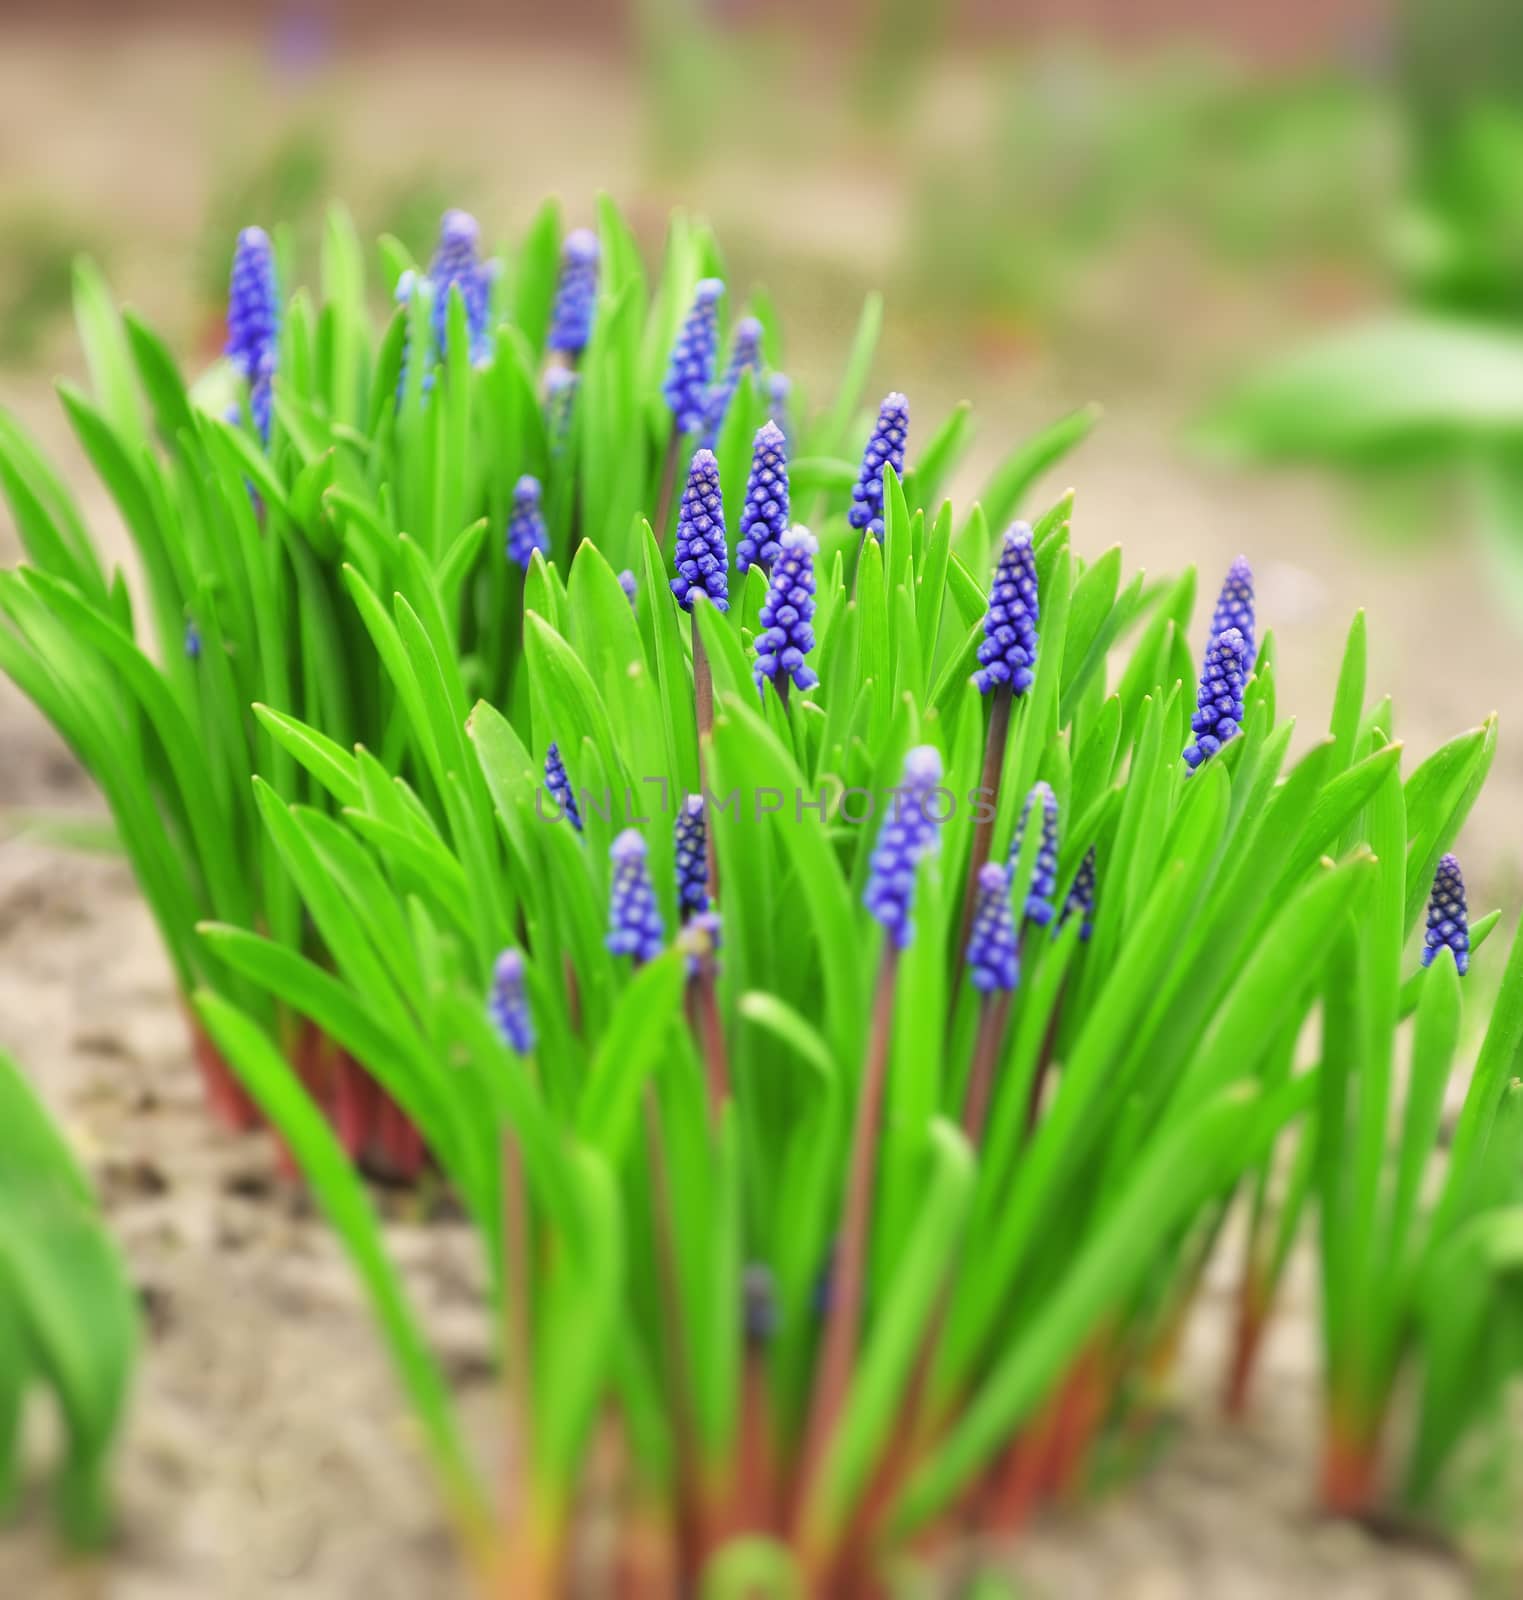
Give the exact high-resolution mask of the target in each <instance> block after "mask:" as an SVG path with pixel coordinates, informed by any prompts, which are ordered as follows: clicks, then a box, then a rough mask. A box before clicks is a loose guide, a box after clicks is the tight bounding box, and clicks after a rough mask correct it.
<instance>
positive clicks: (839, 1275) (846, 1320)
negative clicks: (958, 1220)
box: [794, 943, 899, 1522]
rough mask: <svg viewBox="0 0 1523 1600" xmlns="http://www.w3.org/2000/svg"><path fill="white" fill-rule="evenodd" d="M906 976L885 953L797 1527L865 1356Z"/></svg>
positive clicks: (890, 952)
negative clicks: (881, 1162) (876, 1184)
mask: <svg viewBox="0 0 1523 1600" xmlns="http://www.w3.org/2000/svg"><path fill="white" fill-rule="evenodd" d="M898 975H899V952H898V950H897V948H896V947H895V946H894V945H893V944H892V943H890V944H888V945H886V946H885V947H884V951H883V961H882V964H881V965H880V967H879V968H878V989H877V993H876V995H875V996H874V999H873V1013H872V1022H871V1032H870V1034H869V1038H868V1046H867V1058H866V1060H865V1062H864V1063H863V1068H862V1085H861V1088H860V1090H859V1091H858V1096H857V1115H856V1121H855V1124H854V1125H853V1128H852V1136H851V1153H850V1156H849V1157H848V1163H849V1164H848V1167H847V1175H846V1198H845V1204H844V1207H843V1209H842V1214H841V1233H840V1240H839V1243H838V1245H837V1248H836V1261H835V1269H834V1272H833V1274H832V1280H831V1286H830V1310H829V1315H828V1320H827V1322H826V1325H825V1336H824V1342H823V1345H822V1347H821V1351H820V1358H819V1363H818V1366H817V1368H816V1377H815V1385H814V1397H813V1400H812V1402H811V1405H810V1409H809V1418H808V1422H807V1424H806V1429H805V1434H804V1443H803V1449H802V1451H801V1453H800V1457H799V1472H798V1495H797V1499H796V1502H795V1511H794V1517H795V1522H797V1521H798V1520H799V1519H800V1518H801V1517H802V1515H803V1512H804V1510H805V1508H806V1507H807V1506H808V1504H809V1497H810V1495H811V1493H812V1492H813V1489H814V1484H815V1479H816V1478H817V1477H818V1475H819V1472H820V1468H821V1465H822V1463H823V1460H824V1455H825V1449H826V1446H827V1445H828V1444H829V1442H830V1438H831V1435H832V1434H833V1433H834V1432H835V1427H836V1422H837V1420H838V1419H839V1417H840V1414H841V1408H842V1406H843V1405H844V1403H845V1400H846V1390H847V1386H848V1385H849V1383H850V1382H851V1370H852V1366H853V1364H854V1363H855V1361H856V1357H857V1342H858V1338H859V1335H860V1333H861V1328H862V1301H863V1291H864V1287H865V1283H866V1278H867V1262H868V1244H869V1234H870V1231H871V1225H872V1216H871V1213H872V1202H873V1178H874V1175H875V1172H876V1168H877V1157H878V1132H879V1122H880V1120H881V1117H882V1110H883V1093H884V1086H885V1083H886V1080H887V1077H888V1051H889V1042H890V1038H891V1035H892V1029H893V1020H894V988H895V983H896V980H897V978H898Z"/></svg>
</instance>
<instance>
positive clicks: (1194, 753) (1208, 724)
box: [1184, 628, 1248, 772]
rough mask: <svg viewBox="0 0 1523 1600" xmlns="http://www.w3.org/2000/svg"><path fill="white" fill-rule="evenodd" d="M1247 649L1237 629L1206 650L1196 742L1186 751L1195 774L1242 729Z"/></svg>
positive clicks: (1194, 723) (1195, 723)
mask: <svg viewBox="0 0 1523 1600" xmlns="http://www.w3.org/2000/svg"><path fill="white" fill-rule="evenodd" d="M1247 656H1248V647H1247V645H1246V644H1245V643H1244V641H1243V636H1242V634H1241V633H1240V632H1239V631H1238V630H1237V629H1236V628H1228V629H1227V631H1226V632H1225V633H1222V634H1218V635H1217V637H1216V638H1215V639H1213V640H1212V641H1211V643H1210V645H1209V647H1208V648H1207V650H1206V660H1205V665H1204V666H1202V668H1201V672H1200V688H1199V689H1198V690H1197V691H1196V697H1195V704H1196V711H1195V715H1194V716H1193V717H1191V718H1190V728H1191V731H1192V732H1193V733H1194V734H1195V741H1194V743H1193V744H1189V745H1187V746H1186V747H1185V755H1184V760H1185V765H1186V766H1187V767H1189V768H1190V770H1191V771H1192V772H1193V771H1194V770H1195V768H1196V767H1198V766H1199V765H1200V764H1201V762H1202V761H1205V760H1207V759H1208V758H1209V757H1211V756H1214V755H1215V754H1216V752H1217V751H1218V750H1220V749H1221V747H1222V746H1223V745H1224V744H1226V743H1227V741H1228V740H1229V739H1233V738H1236V737H1237V735H1238V733H1239V731H1240V730H1241V728H1242V725H1243V683H1244V681H1245V679H1246V678H1247V676H1248V663H1247Z"/></svg>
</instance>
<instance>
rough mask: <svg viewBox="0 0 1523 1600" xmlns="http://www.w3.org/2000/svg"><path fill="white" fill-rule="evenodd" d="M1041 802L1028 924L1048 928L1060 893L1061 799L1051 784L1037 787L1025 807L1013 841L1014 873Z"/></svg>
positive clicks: (1011, 864)
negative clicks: (1029, 824)
mask: <svg viewBox="0 0 1523 1600" xmlns="http://www.w3.org/2000/svg"><path fill="white" fill-rule="evenodd" d="M1038 800H1040V801H1041V803H1042V838H1041V842H1040V843H1039V844H1038V846H1037V853H1036V866H1035V867H1034V868H1033V869H1032V873H1031V887H1030V889H1028V890H1027V891H1026V920H1027V921H1028V922H1034V923H1036V924H1037V925H1038V926H1039V927H1046V926H1047V924H1048V923H1049V922H1051V921H1052V919H1053V917H1054V916H1055V915H1056V913H1057V907H1056V906H1055V905H1054V904H1053V902H1054V900H1055V899H1056V897H1057V892H1058V797H1057V796H1056V795H1055V794H1054V793H1053V792H1052V788H1051V786H1050V785H1048V784H1045V783H1037V784H1036V785H1035V786H1034V787H1033V788H1032V790H1031V793H1030V794H1028V795H1027V796H1026V803H1025V804H1024V805H1023V806H1022V807H1021V820H1020V821H1019V822H1018V823H1016V825H1015V837H1014V838H1013V839H1012V840H1011V841H1010V870H1011V872H1014V871H1015V869H1016V866H1017V864H1018V863H1019V861H1020V859H1021V844H1022V842H1023V841H1024V840H1025V837H1026V823H1027V820H1028V819H1029V818H1030V816H1031V808H1032V806H1033V805H1034V804H1035V803H1036V802H1037V801H1038Z"/></svg>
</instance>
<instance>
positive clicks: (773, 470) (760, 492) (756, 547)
mask: <svg viewBox="0 0 1523 1600" xmlns="http://www.w3.org/2000/svg"><path fill="white" fill-rule="evenodd" d="M787 527H788V441H787V440H786V439H785V438H784V437H783V430H782V429H781V428H779V427H778V425H777V424H776V423H775V422H764V423H763V424H762V425H761V427H760V428H758V429H757V430H756V438H755V440H754V441H753V442H752V445H751V476H750V477H749V478H747V479H746V506H745V510H744V511H742V512H741V514H740V537H739V538H738V539H737V540H736V541H735V570H736V571H737V572H749V571H750V569H751V565H752V563H753V562H755V563H757V564H758V565H760V566H761V567H763V568H770V567H771V565H772V563H773V562H774V561H776V560H777V546H778V541H779V540H780V539H781V538H782V536H783V534H784V532H785V531H786V529H787Z"/></svg>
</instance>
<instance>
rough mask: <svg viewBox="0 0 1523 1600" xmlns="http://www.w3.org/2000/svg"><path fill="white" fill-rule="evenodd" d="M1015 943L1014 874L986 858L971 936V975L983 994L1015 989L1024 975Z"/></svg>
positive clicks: (974, 985) (969, 950)
mask: <svg viewBox="0 0 1523 1600" xmlns="http://www.w3.org/2000/svg"><path fill="white" fill-rule="evenodd" d="M1020 970H1021V969H1020V957H1019V953H1018V951H1017V949H1016V942H1015V912H1014V910H1013V908H1012V906H1011V903H1010V873H1009V870H1008V869H1007V868H1005V867H1002V866H1001V865H1000V864H999V862H997V861H986V862H985V863H984V865H983V866H982V868H980V869H979V874H978V897H977V899H976V900H975V902H974V906H973V927H972V930H971V932H970V933H969V935H968V976H969V978H970V979H971V980H972V983H973V987H974V988H975V989H977V990H979V991H980V992H981V993H983V994H988V993H990V992H992V991H993V990H995V989H1013V988H1014V987H1015V985H1016V983H1017V981H1018V980H1019V978H1020Z"/></svg>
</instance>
